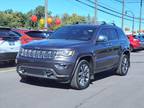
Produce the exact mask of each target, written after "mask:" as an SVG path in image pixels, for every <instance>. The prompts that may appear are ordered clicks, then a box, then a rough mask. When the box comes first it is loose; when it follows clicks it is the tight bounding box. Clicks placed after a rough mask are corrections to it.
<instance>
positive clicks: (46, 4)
mask: <svg viewBox="0 0 144 108" xmlns="http://www.w3.org/2000/svg"><path fill="white" fill-rule="evenodd" d="M47 13H48V0H45V29H47V28H48V25H47V18H48V14H47Z"/></svg>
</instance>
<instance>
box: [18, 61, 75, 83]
mask: <svg viewBox="0 0 144 108" xmlns="http://www.w3.org/2000/svg"><path fill="white" fill-rule="evenodd" d="M73 69H74V63H69V62H62V61H60V62H59V61H44V60H43V61H40V60H34V61H32V60H19V59H18V60H17V72H18V74H20V75H24V76H32V77H39V78H46V79H53V80H57V81H61V82H69V81H70V80H71V77H72V72H73Z"/></svg>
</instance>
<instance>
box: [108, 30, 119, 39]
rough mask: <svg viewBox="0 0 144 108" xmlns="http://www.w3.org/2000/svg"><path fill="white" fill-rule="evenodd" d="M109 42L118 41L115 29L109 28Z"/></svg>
mask: <svg viewBox="0 0 144 108" xmlns="http://www.w3.org/2000/svg"><path fill="white" fill-rule="evenodd" d="M108 31H109V40H118V38H119V37H118V33H117V31H116V30H115V29H113V28H110V29H109V30H108Z"/></svg>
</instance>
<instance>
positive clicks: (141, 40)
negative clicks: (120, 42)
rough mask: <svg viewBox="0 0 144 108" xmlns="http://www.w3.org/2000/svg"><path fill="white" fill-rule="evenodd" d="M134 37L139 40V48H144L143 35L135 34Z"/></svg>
mask: <svg viewBox="0 0 144 108" xmlns="http://www.w3.org/2000/svg"><path fill="white" fill-rule="evenodd" d="M134 38H136V39H138V40H139V41H140V49H144V35H135V36H134Z"/></svg>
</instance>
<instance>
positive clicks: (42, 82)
mask: <svg viewBox="0 0 144 108" xmlns="http://www.w3.org/2000/svg"><path fill="white" fill-rule="evenodd" d="M113 75H116V74H115V73H114V71H105V72H101V73H97V74H95V76H94V80H92V81H91V84H93V82H95V81H98V80H102V79H105V78H107V77H110V76H113ZM20 82H21V83H25V84H30V85H34V86H40V87H49V88H58V89H72V88H71V87H70V84H65V83H58V82H56V81H54V80H48V79H38V78H32V79H31V78H30V79H29V80H28V79H27V80H20Z"/></svg>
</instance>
